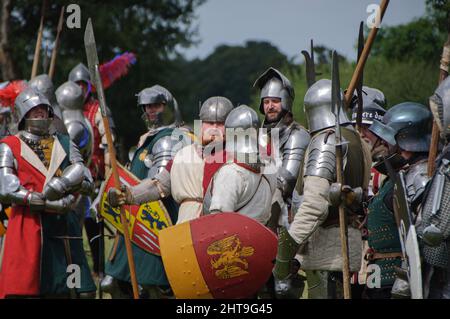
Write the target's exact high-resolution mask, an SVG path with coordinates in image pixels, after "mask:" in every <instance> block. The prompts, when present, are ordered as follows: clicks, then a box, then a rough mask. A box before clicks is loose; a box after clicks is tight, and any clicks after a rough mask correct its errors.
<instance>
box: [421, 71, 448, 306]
mask: <svg viewBox="0 0 450 319" xmlns="http://www.w3.org/2000/svg"><path fill="white" fill-rule="evenodd" d="M430 106H431V109H432V111H433V116H434V120H435V122H436V123H437V124H438V127H439V130H440V132H441V137H442V138H443V139H444V141H445V145H444V148H443V150H442V152H441V153H440V155H439V156H438V158H437V160H436V167H437V169H436V171H435V173H434V175H433V177H432V180H431V182H430V183H429V185H428V186H427V190H426V191H425V194H424V199H423V202H422V210H421V217H422V218H421V226H420V227H419V229H418V233H419V234H420V237H421V239H422V249H421V253H422V256H423V268H424V298H430V299H450V249H449V247H450V239H449V238H450V236H449V235H450V206H449V200H450V194H449V190H450V182H449V181H450V170H449V167H450V165H449V163H450V147H449V146H450V144H449V141H450V131H449V129H450V78H449V77H447V78H446V79H445V80H444V81H443V82H442V83H441V84H440V85H439V87H438V88H437V89H436V91H435V93H434V95H433V96H432V97H431V98H430Z"/></svg>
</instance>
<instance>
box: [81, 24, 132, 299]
mask: <svg viewBox="0 0 450 319" xmlns="http://www.w3.org/2000/svg"><path fill="white" fill-rule="evenodd" d="M84 46H85V47H86V56H87V61H88V66H89V71H90V74H91V79H92V81H93V83H94V85H95V88H96V90H97V95H98V100H99V103H100V110H101V113H102V118H103V125H104V127H105V135H106V140H107V143H108V151H109V154H110V157H111V169H112V174H113V176H114V186H115V187H116V188H117V189H120V177H119V171H118V167H117V158H116V150H115V148H114V145H113V140H112V136H111V128H110V126H109V119H108V116H107V113H106V100H105V93H104V91H103V84H102V79H101V76H100V70H99V61H98V55H97V46H96V44H95V37H94V29H93V27H92V21H91V18H89V19H88V22H87V25H86V31H85V33H84ZM120 221H121V223H122V227H123V238H124V239H125V248H126V251H127V258H128V266H129V268H130V279H131V286H132V287H133V297H134V299H139V289H138V283H137V278H136V270H135V266H134V259H133V251H132V248H131V240H130V229H129V227H128V220H127V217H126V215H125V209H124V208H123V206H120Z"/></svg>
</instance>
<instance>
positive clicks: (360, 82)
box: [356, 21, 364, 132]
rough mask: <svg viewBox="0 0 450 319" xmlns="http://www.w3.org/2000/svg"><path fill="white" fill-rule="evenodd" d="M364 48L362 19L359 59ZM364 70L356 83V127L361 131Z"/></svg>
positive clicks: (362, 23)
mask: <svg viewBox="0 0 450 319" xmlns="http://www.w3.org/2000/svg"><path fill="white" fill-rule="evenodd" d="M363 50H364V22H362V21H361V23H360V24H359V35H358V61H357V62H359V60H360V59H361V55H362V52H363ZM363 72H364V68H363V71H361V75H360V76H359V80H358V84H357V85H356V94H357V95H358V109H357V112H356V129H357V130H358V132H361V125H362V113H363V97H362V87H363V82H364V76H363Z"/></svg>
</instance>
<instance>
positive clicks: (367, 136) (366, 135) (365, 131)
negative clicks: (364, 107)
mask: <svg viewBox="0 0 450 319" xmlns="http://www.w3.org/2000/svg"><path fill="white" fill-rule="evenodd" d="M360 134H361V137H362V139H363V140H365V141H366V142H367V143H368V144H369V145H370V146H373V145H375V143H376V142H377V140H378V137H377V136H376V135H375V134H373V133H372V132H371V131H370V130H369V125H367V124H362V125H361V132H360Z"/></svg>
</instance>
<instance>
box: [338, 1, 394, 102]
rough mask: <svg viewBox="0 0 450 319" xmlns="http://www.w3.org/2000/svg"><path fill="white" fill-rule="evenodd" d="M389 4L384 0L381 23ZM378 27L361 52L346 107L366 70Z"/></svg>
mask: <svg viewBox="0 0 450 319" xmlns="http://www.w3.org/2000/svg"><path fill="white" fill-rule="evenodd" d="M388 5H389V0H383V1H382V2H381V5H380V11H379V14H380V18H379V19H378V21H379V23H381V21H382V20H383V17H384V14H385V13H386V9H387V6H388ZM377 33H378V28H377V26H374V27H373V28H372V30H371V31H370V33H369V36H368V37H367V41H366V43H365V44H364V49H363V51H362V53H361V58H360V59H359V61H358V63H357V65H356V69H355V71H354V72H353V76H352V79H351V81H350V84H349V85H348V88H347V91H346V93H345V100H344V103H345V107H346V108H348V106H349V104H350V101H351V99H352V97H353V92H354V91H355V88H356V86H357V84H358V81H359V78H360V77H361V74H362V72H363V70H364V66H365V65H366V61H367V58H368V57H369V53H370V50H371V49H372V45H373V42H374V41H375V37H376V36H377Z"/></svg>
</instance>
